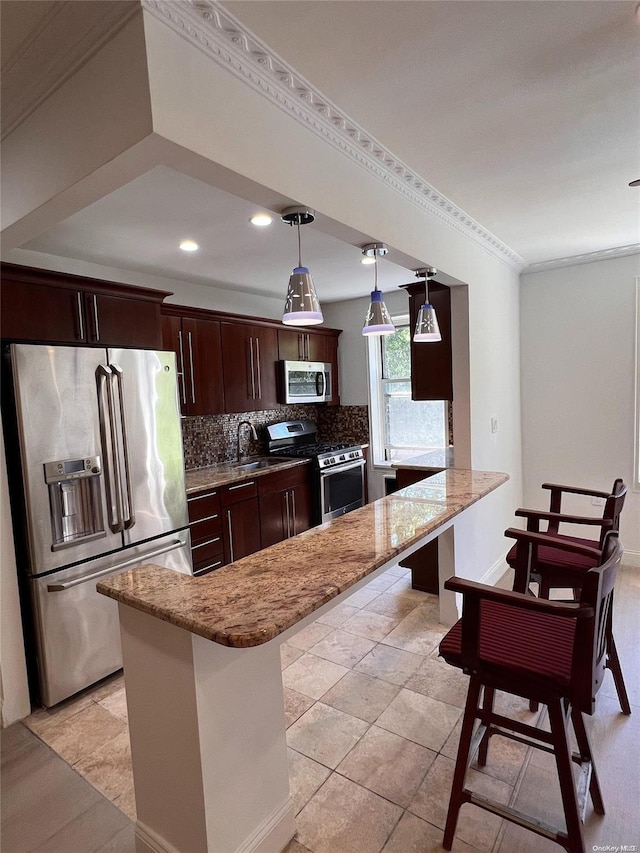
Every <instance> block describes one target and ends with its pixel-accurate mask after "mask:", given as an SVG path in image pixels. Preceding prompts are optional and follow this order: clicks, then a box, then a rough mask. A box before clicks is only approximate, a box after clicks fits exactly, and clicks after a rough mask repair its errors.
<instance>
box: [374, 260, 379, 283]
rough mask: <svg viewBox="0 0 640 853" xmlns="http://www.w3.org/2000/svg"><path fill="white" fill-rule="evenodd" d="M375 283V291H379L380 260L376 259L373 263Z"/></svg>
mask: <svg viewBox="0 0 640 853" xmlns="http://www.w3.org/2000/svg"><path fill="white" fill-rule="evenodd" d="M373 281H374V288H373V289H374V290H377V289H378V259H377V258H376V259H375V261H374V262H373Z"/></svg>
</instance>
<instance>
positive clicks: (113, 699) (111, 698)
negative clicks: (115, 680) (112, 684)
mask: <svg viewBox="0 0 640 853" xmlns="http://www.w3.org/2000/svg"><path fill="white" fill-rule="evenodd" d="M98 704H99V705H102V707H103V708H105V709H106V710H107V711H109V713H110V714H113V716H114V717H117V718H118V719H119V720H123V721H124V722H125V723H126V722H128V720H129V715H128V711H127V693H126V691H125V689H124V686H122V687H120V688H119V689H118V690H116V691H114V692H113V693H110V694H109V695H108V696H105V697H104V699H101V700H100V701H99V702H98Z"/></svg>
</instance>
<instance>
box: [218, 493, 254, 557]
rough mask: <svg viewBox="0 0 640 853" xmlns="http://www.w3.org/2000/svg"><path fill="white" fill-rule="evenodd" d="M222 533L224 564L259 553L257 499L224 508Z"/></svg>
mask: <svg viewBox="0 0 640 853" xmlns="http://www.w3.org/2000/svg"><path fill="white" fill-rule="evenodd" d="M222 533H223V539H224V558H225V563H233V562H235V561H236V560H240V559H241V558H242V557H248V556H249V554H254V553H255V552H256V551H259V550H260V548H261V547H262V540H261V538H260V516H259V514H258V499H257V498H249V500H246V501H239V502H238V503H234V504H231V505H230V506H226V507H224V509H223V518H222Z"/></svg>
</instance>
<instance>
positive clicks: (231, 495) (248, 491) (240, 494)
mask: <svg viewBox="0 0 640 853" xmlns="http://www.w3.org/2000/svg"><path fill="white" fill-rule="evenodd" d="M257 495H258V487H257V486H256V481H255V480H245V481H244V482H243V483H236V484H234V485H233V486H225V487H224V488H223V489H220V501H221V503H222V506H230V505H231V504H237V503H239V502H240V501H246V500H248V499H249V498H255V497H257Z"/></svg>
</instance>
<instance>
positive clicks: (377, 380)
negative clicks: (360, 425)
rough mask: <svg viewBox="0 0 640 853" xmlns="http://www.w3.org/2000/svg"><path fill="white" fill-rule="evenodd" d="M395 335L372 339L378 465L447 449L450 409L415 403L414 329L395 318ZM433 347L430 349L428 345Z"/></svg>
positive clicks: (375, 459)
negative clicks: (412, 351)
mask: <svg viewBox="0 0 640 853" xmlns="http://www.w3.org/2000/svg"><path fill="white" fill-rule="evenodd" d="M394 323H395V326H396V331H395V333H394V334H393V335H383V336H382V337H374V336H372V337H370V338H369V378H370V398H371V433H372V450H373V462H374V464H375V465H388V464H389V463H390V462H397V461H399V460H401V459H407V458H409V457H411V456H416V455H417V454H419V453H423V452H425V451H426V450H433V449H435V448H438V447H446V446H447V445H448V443H449V441H448V434H449V430H448V423H447V420H448V404H447V402H446V401H444V400H425V401H420V402H419V401H414V400H412V399H411V351H410V347H411V329H410V328H409V318H408V317H406V316H405V317H394ZM425 346H428V344H425Z"/></svg>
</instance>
